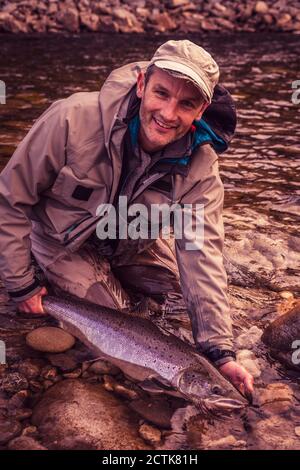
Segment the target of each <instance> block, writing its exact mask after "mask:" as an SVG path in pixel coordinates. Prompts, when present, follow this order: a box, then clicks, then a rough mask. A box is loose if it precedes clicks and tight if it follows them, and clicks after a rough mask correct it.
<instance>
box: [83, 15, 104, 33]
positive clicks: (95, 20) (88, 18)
mask: <svg viewBox="0 0 300 470" xmlns="http://www.w3.org/2000/svg"><path fill="white" fill-rule="evenodd" d="M80 23H81V25H82V26H85V27H86V28H87V29H88V30H89V31H98V28H99V23H100V20H99V17H98V15H95V14H93V13H86V12H82V13H80Z"/></svg>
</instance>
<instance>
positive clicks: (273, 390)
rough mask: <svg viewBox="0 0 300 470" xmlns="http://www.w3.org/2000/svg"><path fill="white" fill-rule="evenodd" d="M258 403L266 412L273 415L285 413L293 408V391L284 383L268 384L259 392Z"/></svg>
mask: <svg viewBox="0 0 300 470" xmlns="http://www.w3.org/2000/svg"><path fill="white" fill-rule="evenodd" d="M257 401H258V404H259V405H260V406H262V407H263V410H264V411H267V412H270V413H272V414H273V413H274V414H280V413H285V412H287V411H289V410H290V409H291V407H292V406H293V391H292V389H291V388H290V387H289V386H288V385H286V384H283V383H273V384H268V385H267V387H266V388H265V389H263V390H260V391H259V394H258V399H257Z"/></svg>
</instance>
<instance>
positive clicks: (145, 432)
mask: <svg viewBox="0 0 300 470" xmlns="http://www.w3.org/2000/svg"><path fill="white" fill-rule="evenodd" d="M139 434H140V436H141V437H142V438H143V439H144V441H145V442H147V443H148V444H151V445H155V444H158V443H159V442H160V441H161V432H160V430H159V429H157V428H154V427H153V426H150V424H142V426H140V428H139Z"/></svg>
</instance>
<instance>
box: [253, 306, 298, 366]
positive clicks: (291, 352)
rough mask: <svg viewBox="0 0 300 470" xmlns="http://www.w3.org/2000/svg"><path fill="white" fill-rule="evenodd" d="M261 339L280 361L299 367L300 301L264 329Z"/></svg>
mask: <svg viewBox="0 0 300 470" xmlns="http://www.w3.org/2000/svg"><path fill="white" fill-rule="evenodd" d="M261 339H262V341H263V342H264V343H265V344H266V345H267V346H268V347H269V348H270V350H271V353H272V355H273V356H274V357H276V358H277V359H278V360H279V361H280V362H283V363H284V364H285V365H286V366H288V367H291V368H292V369H295V370H299V369H300V354H299V349H300V301H297V302H296V303H295V304H294V306H293V307H292V309H291V310H289V311H288V312H287V313H285V314H283V315H280V316H279V317H278V318H276V320H274V321H273V322H272V323H270V324H269V325H268V326H267V327H266V328H265V330H264V332H263V334H262V337H261Z"/></svg>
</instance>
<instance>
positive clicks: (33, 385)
mask: <svg viewBox="0 0 300 470" xmlns="http://www.w3.org/2000/svg"><path fill="white" fill-rule="evenodd" d="M29 388H30V390H31V391H32V392H33V393H40V392H41V391H42V390H43V384H42V383H41V382H39V381H38V380H30V382H29Z"/></svg>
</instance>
